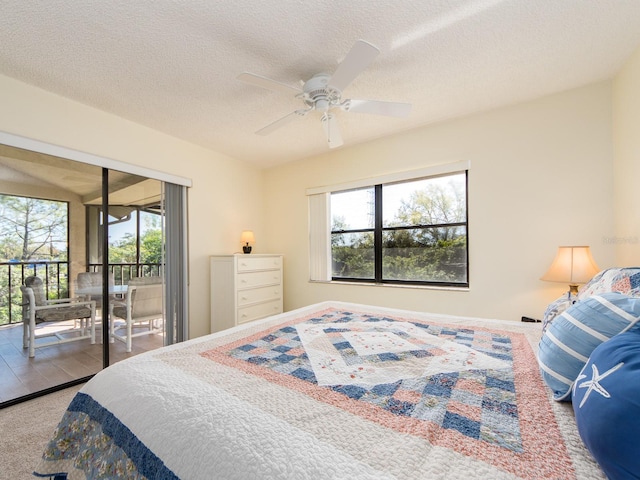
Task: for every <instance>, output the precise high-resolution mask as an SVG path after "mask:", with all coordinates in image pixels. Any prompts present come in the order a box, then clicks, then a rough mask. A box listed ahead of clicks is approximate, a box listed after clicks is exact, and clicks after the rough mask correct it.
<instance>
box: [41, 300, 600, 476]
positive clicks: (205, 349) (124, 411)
mask: <svg viewBox="0 0 640 480" xmlns="http://www.w3.org/2000/svg"><path fill="white" fill-rule="evenodd" d="M540 330H541V328H540V325H539V324H537V325H536V324H529V323H519V322H507V321H499V320H486V319H478V318H466V317H452V316H444V315H435V314H425V313H417V312H409V311H404V310H394V309H385V308H379V307H371V306H365V305H357V304H347V303H341V302H324V303H320V304H316V305H312V306H309V307H304V308H301V309H298V310H295V311H292V312H288V313H284V314H280V315H276V316H274V317H270V318H268V319H264V320H260V321H257V322H252V323H250V324H248V325H244V326H241V327H236V328H233V329H230V330H226V331H224V332H219V333H217V334H213V335H209V336H205V337H201V338H198V339H194V340H191V341H189V342H185V343H183V344H179V345H173V346H170V347H165V348H162V349H159V350H156V351H152V352H148V353H145V354H142V355H138V356H136V357H133V358H131V359H129V360H126V361H123V362H119V363H117V364H114V365H112V366H111V367H109V368H108V369H106V370H104V371H102V372H101V373H100V374H98V375H96V377H94V378H93V379H92V380H91V381H90V382H88V383H87V384H86V385H85V386H84V387H83V388H82V390H81V391H80V392H79V393H78V394H77V396H76V397H75V398H74V399H73V401H72V402H71V404H70V405H69V407H68V409H67V411H66V413H65V415H64V417H63V418H62V420H61V422H60V424H59V426H58V428H57V429H56V431H55V433H54V434H53V437H52V438H51V441H50V442H49V444H48V445H47V446H46V449H45V451H44V453H43V457H42V461H41V462H40V464H39V465H38V466H37V467H36V469H35V472H34V475H36V476H40V477H47V478H48V477H52V478H56V479H66V478H68V479H74V478H78V479H85V478H86V479H89V478H91V479H99V478H105V479H106V478H109V479H113V478H123V479H124V478H126V479H144V478H148V479H165V478H166V479H174V478H175V479H178V478H180V479H212V478H220V479H243V480H245V479H296V480H298V479H314V480H315V479H423V478H424V479H463V478H464V479H468V478H487V479H528V478H531V479H545V478H546V479H603V478H605V476H604V475H603V474H602V472H601V470H600V469H599V468H598V466H597V465H596V463H595V461H594V460H593V459H592V457H591V456H590V454H589V453H588V452H587V450H586V449H585V448H584V446H583V444H582V442H581V440H580V437H579V436H578V433H577V429H576V426H575V422H574V419H573V411H572V408H571V405H567V404H560V403H557V402H554V401H552V400H551V397H550V394H549V391H548V389H547V388H545V386H544V385H543V382H542V380H541V377H540V373H539V370H538V364H537V361H536V358H535V354H534V351H535V348H536V345H537V342H538V340H539V339H540V334H541V332H540Z"/></svg>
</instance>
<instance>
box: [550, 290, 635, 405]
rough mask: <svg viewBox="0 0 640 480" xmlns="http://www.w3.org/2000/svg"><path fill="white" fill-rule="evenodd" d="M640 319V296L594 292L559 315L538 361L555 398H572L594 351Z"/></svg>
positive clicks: (552, 325) (552, 324)
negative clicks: (574, 387)
mask: <svg viewBox="0 0 640 480" xmlns="http://www.w3.org/2000/svg"><path fill="white" fill-rule="evenodd" d="M639 319H640V298H637V297H629V296H627V295H623V294H621V293H603V294H601V295H592V296H590V297H588V298H586V299H584V300H580V301H578V302H576V303H574V304H573V305H572V306H571V307H569V308H568V309H567V310H565V311H564V312H563V313H561V314H560V315H558V316H557V317H556V318H555V319H554V320H553V322H552V323H551V325H550V326H549V327H548V328H547V330H546V331H545V333H544V335H543V336H542V338H541V340H540V343H539V345H538V364H539V365H540V373H541V374H542V378H543V380H544V381H545V383H546V384H547V386H548V387H549V388H550V389H551V390H552V391H553V398H554V399H555V400H566V401H570V400H571V387H572V386H573V382H574V381H575V379H576V378H577V377H578V375H579V373H580V370H582V367H584V365H585V364H586V363H587V361H588V360H589V356H590V355H591V352H593V350H594V349H595V348H596V347H597V346H598V345H600V344H601V343H603V342H606V341H607V340H609V339H610V338H611V337H613V336H614V335H617V334H618V333H621V332H624V331H627V330H629V329H630V328H632V327H634V326H635V325H636V324H637V322H638V320H639ZM639 326H640V325H639Z"/></svg>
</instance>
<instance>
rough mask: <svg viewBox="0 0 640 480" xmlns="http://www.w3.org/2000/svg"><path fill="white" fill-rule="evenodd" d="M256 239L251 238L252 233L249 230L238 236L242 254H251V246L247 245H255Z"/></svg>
mask: <svg viewBox="0 0 640 480" xmlns="http://www.w3.org/2000/svg"><path fill="white" fill-rule="evenodd" d="M255 241H256V239H255V237H254V236H253V232H252V231H251V230H245V231H244V232H242V235H240V243H242V251H243V252H244V253H251V246H250V245H249V243H255Z"/></svg>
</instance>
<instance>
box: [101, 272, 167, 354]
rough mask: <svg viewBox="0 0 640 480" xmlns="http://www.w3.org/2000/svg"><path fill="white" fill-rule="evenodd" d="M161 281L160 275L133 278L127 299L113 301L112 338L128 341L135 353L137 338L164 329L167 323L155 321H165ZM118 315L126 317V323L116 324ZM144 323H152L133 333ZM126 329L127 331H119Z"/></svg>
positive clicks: (127, 347) (128, 288)
mask: <svg viewBox="0 0 640 480" xmlns="http://www.w3.org/2000/svg"><path fill="white" fill-rule="evenodd" d="M161 281H162V279H161V278H160V277H139V278H132V279H131V280H129V285H128V287H127V293H126V296H125V299H124V300H123V301H119V300H114V301H112V302H111V322H110V323H111V332H110V337H111V341H112V342H113V340H114V339H115V340H119V341H121V342H123V343H125V344H126V351H127V352H131V345H132V339H133V338H134V337H138V336H140V335H149V334H153V333H160V332H162V331H163V330H164V325H161V326H160V327H158V326H156V323H155V321H156V320H158V319H160V320H164V314H163V302H162V283H161ZM116 317H117V318H121V319H123V320H125V323H124V324H123V325H118V326H116V325H115V321H114V320H115V318H116ZM142 322H148V328H147V329H146V330H144V331H140V332H136V333H133V327H134V324H137V323H142ZM123 329H124V333H123V334H120V333H118V331H120V330H123Z"/></svg>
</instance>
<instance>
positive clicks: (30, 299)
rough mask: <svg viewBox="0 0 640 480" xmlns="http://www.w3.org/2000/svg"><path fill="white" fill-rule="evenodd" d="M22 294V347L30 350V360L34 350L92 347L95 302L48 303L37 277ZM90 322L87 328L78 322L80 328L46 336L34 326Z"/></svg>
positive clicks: (33, 355)
mask: <svg viewBox="0 0 640 480" xmlns="http://www.w3.org/2000/svg"><path fill="white" fill-rule="evenodd" d="M24 283H25V284H24V285H21V286H20V290H21V291H22V323H23V335H22V346H23V348H29V357H31V358H33V357H35V355H36V353H35V349H36V348H41V347H46V346H49V345H55V344H59V343H67V342H73V341H78V340H85V339H90V340H91V343H92V344H94V343H95V328H96V325H95V320H96V302H94V301H93V300H90V301H83V300H82V299H81V298H62V299H58V300H48V299H47V298H46V295H45V291H44V285H43V283H42V279H40V278H39V277H27V278H25V279H24ZM76 319H90V325H86V324H85V323H84V322H81V325H80V328H75V327H72V328H66V329H62V330H55V331H51V332H48V333H42V334H38V333H37V330H36V324H38V323H43V322H63V321H67V320H76ZM43 337H53V338H54V339H53V340H51V341H48V342H40V343H36V339H38V338H43Z"/></svg>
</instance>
